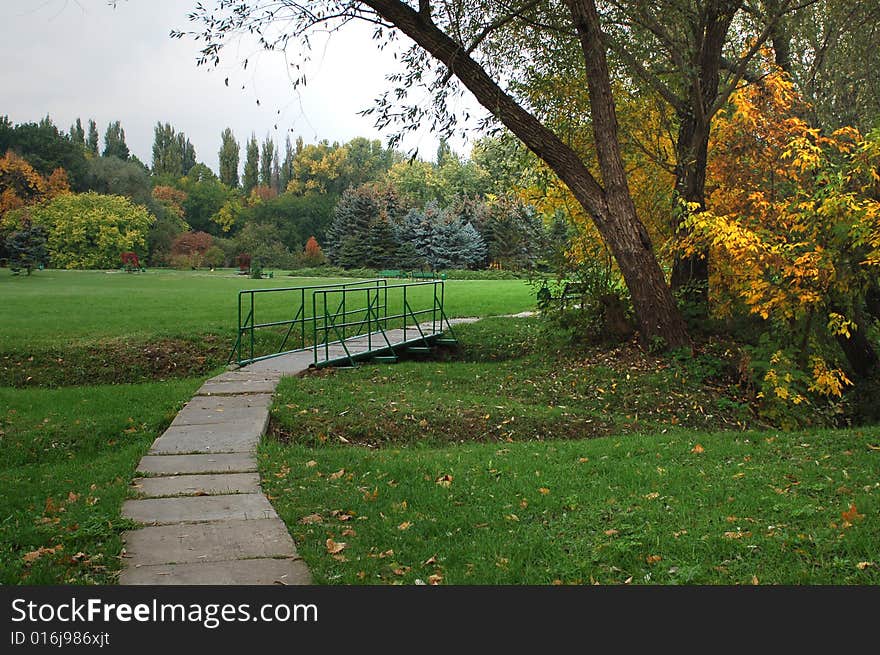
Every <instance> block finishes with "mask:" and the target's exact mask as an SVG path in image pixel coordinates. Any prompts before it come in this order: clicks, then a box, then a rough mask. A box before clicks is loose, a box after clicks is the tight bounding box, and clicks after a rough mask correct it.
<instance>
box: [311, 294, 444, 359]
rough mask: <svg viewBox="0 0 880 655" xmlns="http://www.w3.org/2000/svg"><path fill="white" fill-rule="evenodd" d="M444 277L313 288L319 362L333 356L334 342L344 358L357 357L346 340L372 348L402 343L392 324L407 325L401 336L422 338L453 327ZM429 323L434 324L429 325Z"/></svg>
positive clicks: (314, 342)
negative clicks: (446, 304) (446, 309)
mask: <svg viewBox="0 0 880 655" xmlns="http://www.w3.org/2000/svg"><path fill="white" fill-rule="evenodd" d="M444 300H445V284H444V282H443V281H442V280H430V281H427V282H410V283H402V284H388V285H385V286H384V287H362V288H325V289H317V290H315V291H313V292H312V317H313V339H312V352H313V360H314V363H315V364H318V363H319V362H320V361H322V360H321V355H323V361H326V360H329V359H332V358H331V356H330V347H331V346H332V345H337V346H341V347H342V349H343V351H344V353H345V358H348V359H349V360H350V361H351V363H352V364H353V363H354V354H355V353H353V352H352V351H351V350H350V349H349V345H348V342H349V341H350V340H352V339H358V338H364V339H366V346H367V350H368V351H375V350H386V349H387V350H393V346H394V345H397V344H399V343H400V341H399V340H398V339H397V338H395V339H393V340H392V338H390V337H389V332H390V331H391V330H402V331H403V340H402V341H403V342H404V343H406V342H411V341H422V342H423V343H424V345H425V346H426V347H427V346H429V345H430V344H429V342H428V336H430V335H433V334H436V333H438V332H441V331H443V326H444V324H445V326H446V327H447V328H449V327H450V326H449V321H448V320H447V318H446V314H445V312H444V309H443V303H444ZM429 326H430V327H429Z"/></svg>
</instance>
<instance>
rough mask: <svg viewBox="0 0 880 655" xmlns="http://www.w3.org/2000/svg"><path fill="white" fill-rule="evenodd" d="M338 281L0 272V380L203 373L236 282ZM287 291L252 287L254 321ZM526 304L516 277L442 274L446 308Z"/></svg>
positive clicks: (224, 343) (493, 309) (484, 310)
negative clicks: (255, 292) (256, 298)
mask: <svg viewBox="0 0 880 655" xmlns="http://www.w3.org/2000/svg"><path fill="white" fill-rule="evenodd" d="M338 281H339V280H334V279H327V278H294V277H288V276H284V275H276V276H275V277H274V278H273V279H265V280H251V279H249V278H247V277H243V276H239V275H236V274H235V273H234V271H232V270H225V271H216V272H208V271H192V272H180V271H165V270H150V271H148V272H147V273H137V274H128V273H121V272H119V271H110V272H105V271H58V270H47V271H38V272H36V273H34V274H33V275H31V276H29V277H26V276H13V275H8V274H0V297H2V298H3V312H2V314H0V386H13V387H23V386H63V385H74V384H96V383H104V382H106V383H112V382H148V381H151V380H159V379H167V378H173V377H192V376H198V375H204V374H207V373H208V372H210V371H211V370H213V369H215V368H217V367H218V366H220V365H222V364H225V363H226V359H227V357H228V355H229V351H230V349H231V348H232V344H233V341H234V338H235V330H236V326H237V320H238V315H237V311H238V310H237V307H238V305H237V303H238V298H237V295H238V291H239V290H242V289H256V288H271V287H275V288H277V287H292V286H305V285H310V284H322V285H325V284H332V283H334V282H338ZM390 283H394V281H390ZM427 294H428V288H427V287H424V288H421V289H420V290H419V291H418V292H414V293H412V294H411V295H410V298H411V299H412V297H413V296H415V303H414V304H418V301H419V296H424V298H421V300H423V301H426V300H427ZM290 300H291V299H290V297H289V296H287V297H278V296H274V295H272V296H267V295H261V297H260V305H259V307H258V310H259V311H258V321H260V322H263V321H270V320H284V319H290V318H293V314H294V310H291V309H290V307H289V305H288V304H287V303H289V302H290ZM389 304H391V298H389ZM533 306H534V294H533V292H532V290H531V289H530V287H529V286H528V285H527V284H526V283H525V282H524V281H522V280H455V281H449V282H447V283H446V310H447V313H448V315H449V316H465V315H468V316H486V315H492V314H500V313H507V312H519V311H523V310H525V309H529V308H531V307H533ZM390 311H391V312H395V311H399V309H398V308H397V307H391V308H390ZM279 341H280V340H279ZM274 344H275V342H274V341H273V345H274Z"/></svg>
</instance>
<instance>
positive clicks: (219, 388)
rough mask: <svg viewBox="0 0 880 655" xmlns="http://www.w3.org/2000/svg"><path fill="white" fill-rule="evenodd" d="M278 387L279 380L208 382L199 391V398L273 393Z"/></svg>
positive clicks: (197, 393)
mask: <svg viewBox="0 0 880 655" xmlns="http://www.w3.org/2000/svg"><path fill="white" fill-rule="evenodd" d="M277 386H278V381H277V380H224V381H216V382H215V381H213V380H208V381H207V382H205V383H204V384H203V385H202V386H201V387H199V390H198V391H196V395H197V396H238V395H243V394H258V393H259V394H263V393H272V392H273V391H275V387H277Z"/></svg>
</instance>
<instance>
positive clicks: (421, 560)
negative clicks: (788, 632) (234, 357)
mask: <svg viewBox="0 0 880 655" xmlns="http://www.w3.org/2000/svg"><path fill="white" fill-rule="evenodd" d="M457 331H458V334H459V337H460V340H461V342H462V346H461V349H460V350H453V351H449V352H447V354H446V361H439V362H438V361H425V362H408V363H401V364H397V365H390V366H388V365H385V366H362V367H360V368H358V369H356V370H348V371H337V372H322V373H318V374H313V375H308V376H306V377H304V378H302V379H295V380H286V381H283V382H282V385H281V386H280V388H279V393H278V395H277V396H276V403H275V406H274V408H273V412H272V415H273V423H272V430H273V433H272V436H271V437H270V438H268V439H265V440H264V443H263V444H262V446H261V450H260V462H261V471H262V475H263V484H264V488H265V490H266V491H267V493H268V494H269V496H270V498H271V499H272V502H273V503H274V504H275V507H276V508H277V510H278V511H279V513H280V514H281V516H282V518H284V520H285V522H286V523H287V525H288V527H289V529H290V531H291V533H292V534H293V536H294V539H295V540H296V542H297V544H298V548H299V550H300V552H301V553H303V555H304V557H305V558H306V560H307V562H308V564H309V566H310V568H311V569H312V570H313V572H314V574H315V576H316V579H317V580H318V581H319V582H322V583H339V584H394V583H410V584H411V583H415V582H417V581H422V582H427V583H431V582H442V583H451V584H551V583H556V582H563V583H591V582H601V583H626V582H629V583H662V584H679V583H685V584H740V583H743V584H749V583H752V582H755V581H757V582H759V583H762V584H829V583H831V584H862V583H867V584H877V583H878V582H880V554H878V551H877V547H876V544H877V543H880V518H878V517H880V428H870V429H859V430H839V431H817V432H812V433H799V434H786V433H779V432H776V431H756V430H755V428H758V427H760V426H759V424H758V423H757V422H756V420H755V419H754V417H753V416H752V414H751V412H750V411H749V409H748V407H747V405H746V404H745V403H743V402H741V401H740V399H738V397H737V388H736V385H734V384H732V383H731V381H730V379H729V378H728V376H727V373H726V372H725V370H724V366H723V362H721V361H720V360H717V359H716V358H713V357H712V356H711V355H705V354H704V355H702V356H701V357H699V358H697V359H695V360H693V361H689V362H686V363H676V362H675V360H667V359H662V358H656V357H652V356H650V355H646V354H644V353H642V352H641V351H639V350H638V349H636V348H634V347H632V346H623V347H620V348H616V349H607V348H606V349H604V350H603V349H589V348H584V349H580V350H576V351H573V350H571V349H570V348H568V347H566V346H565V345H564V344H561V343H559V342H557V341H554V339H553V337H551V336H548V333H547V332H546V331H545V330H544V329H542V327H541V324H540V323H539V322H537V321H534V320H510V319H491V320H486V321H481V322H479V323H477V324H474V325H470V326H461V327H460V328H458V329H457ZM340 544H344V546H340Z"/></svg>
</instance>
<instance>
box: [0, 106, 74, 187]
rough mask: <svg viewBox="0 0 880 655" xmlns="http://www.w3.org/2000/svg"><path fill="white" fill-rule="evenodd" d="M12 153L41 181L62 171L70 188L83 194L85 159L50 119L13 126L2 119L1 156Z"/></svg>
mask: <svg viewBox="0 0 880 655" xmlns="http://www.w3.org/2000/svg"><path fill="white" fill-rule="evenodd" d="M9 150H12V151H13V152H15V153H16V154H18V155H19V156H20V157H23V158H24V159H26V160H27V161H28V163H29V164H30V165H31V166H33V167H34V169H35V170H36V171H37V172H38V173H39V174H40V175H42V176H43V177H46V178H48V177H49V176H50V175H51V174H52V171H54V170H55V169H57V168H63V169H64V170H65V171H66V172H67V177H68V181H69V183H70V186H71V188H72V189H73V190H75V191H81V190H84V189H85V188H86V187H85V180H84V177H85V172H86V156H85V153H84V152H83V149H82V148H81V147H80V146H78V145H77V144H75V143H74V142H73V141H72V140H71V139H70V138H68V137H67V136H66V135H65V134H62V133H61V132H60V131H59V130H58V128H57V127H56V126H55V124H54V123H53V122H52V119H51V118H49V117H48V116H46V117H45V118H43V119H42V120H41V121H40V122H39V123H22V124H19V125H14V126H13V125H12V124H11V123H10V122H9V120H8V119H6V118H5V117H4V119H3V121H2V122H0V153H2V154H4V155H5V154H6V152H8V151H9Z"/></svg>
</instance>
